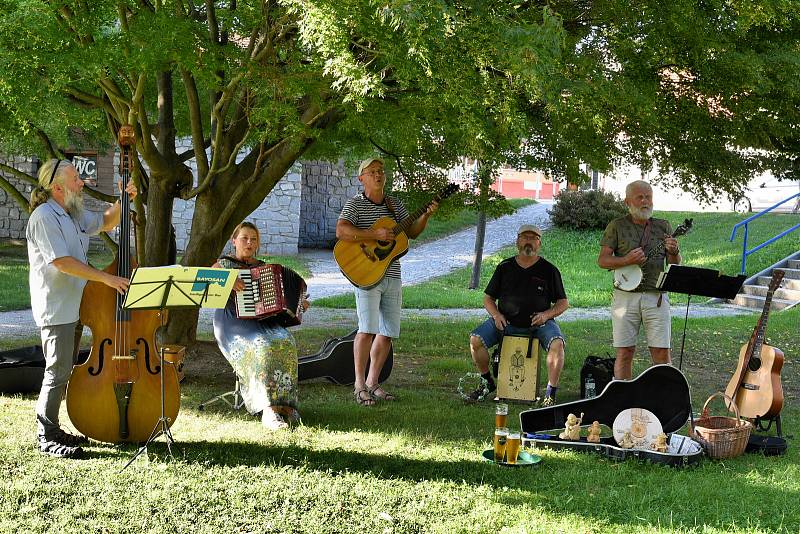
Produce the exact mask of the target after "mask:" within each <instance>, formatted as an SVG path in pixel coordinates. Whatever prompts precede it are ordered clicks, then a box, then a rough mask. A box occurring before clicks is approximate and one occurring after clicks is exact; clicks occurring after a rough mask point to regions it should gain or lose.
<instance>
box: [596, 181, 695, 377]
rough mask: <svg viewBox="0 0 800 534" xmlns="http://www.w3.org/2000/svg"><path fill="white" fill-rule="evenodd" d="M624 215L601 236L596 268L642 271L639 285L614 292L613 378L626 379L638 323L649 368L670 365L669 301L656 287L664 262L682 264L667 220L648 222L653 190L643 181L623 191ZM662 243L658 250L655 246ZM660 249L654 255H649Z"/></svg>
mask: <svg viewBox="0 0 800 534" xmlns="http://www.w3.org/2000/svg"><path fill="white" fill-rule="evenodd" d="M625 204H626V205H627V206H628V212H629V213H628V215H626V216H625V217H620V218H618V219H614V220H613V221H611V222H610V223H608V226H607V227H606V229H605V232H603V237H602V239H601V240H600V254H599V255H598V257H597V264H598V265H599V266H600V267H602V268H603V269H617V268H620V267H624V266H626V265H639V266H640V267H641V268H642V273H643V277H642V282H641V284H639V286H638V287H636V288H632V289H631V290H629V291H623V290H621V289H617V288H615V289H614V296H613V302H612V304H611V324H612V327H613V332H614V347H615V349H616V355H617V359H616V361H615V362H614V378H616V379H618V380H627V379H629V378H631V375H632V372H633V355H634V353H635V352H636V338H637V337H638V336H639V325H640V324H642V323H644V330H645V334H646V335H647V345H648V347H649V348H650V357H651V359H652V361H653V363H654V364H658V363H670V350H669V349H670V346H671V340H672V332H671V326H672V323H671V317H670V310H669V298H668V296H667V293H662V292H660V291H659V290H657V289H656V282H657V281H658V276H659V275H660V274H661V272H662V271H663V270H664V263H665V260H666V263H675V264H679V263H680V262H681V254H680V250H679V249H678V241H677V240H676V239H675V238H674V237H671V235H670V234H671V233H672V229H671V228H670V224H669V222H668V221H665V220H664V219H653V218H652V217H651V216H652V215H653V189H652V187H650V184H648V183H647V182H645V181H643V180H637V181H635V182H631V183H629V184H628V186H627V187H626V188H625ZM660 242H663V244H664V245H663V248H662V247H660V245H659V243H660ZM656 250H659V251H660V252H659V253H654V252H655V251H656Z"/></svg>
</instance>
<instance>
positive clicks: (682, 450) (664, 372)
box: [519, 365, 702, 465]
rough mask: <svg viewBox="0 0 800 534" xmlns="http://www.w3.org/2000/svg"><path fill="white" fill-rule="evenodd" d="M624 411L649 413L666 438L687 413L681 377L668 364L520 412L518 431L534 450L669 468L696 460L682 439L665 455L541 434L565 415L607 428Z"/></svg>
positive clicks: (698, 450)
mask: <svg viewBox="0 0 800 534" xmlns="http://www.w3.org/2000/svg"><path fill="white" fill-rule="evenodd" d="M628 408H645V409H647V410H649V411H651V412H652V413H653V414H654V415H655V416H656V417H657V418H658V420H659V422H660V423H661V427H662V428H663V430H664V432H665V433H666V434H670V433H672V432H675V431H677V430H679V429H680V428H681V427H682V426H683V425H685V424H686V422H687V421H688V420H689V417H690V416H691V413H692V401H691V397H690V396H689V384H688V382H687V381H686V377H685V376H683V373H681V372H680V371H679V370H678V369H676V368H675V367H672V366H671V365H654V366H652V367H650V368H649V369H647V370H646V371H644V372H643V373H642V374H641V375H639V376H638V377H636V378H635V379H634V380H630V381H623V380H615V381H612V382H609V383H608V385H606V387H605V389H603V392H602V393H600V395H598V396H597V397H594V398H591V399H583V400H577V401H574V402H567V403H564V404H558V405H555V406H550V407H547V408H540V409H537V410H525V411H523V412H522V413H520V414H519V420H520V428H521V429H522V431H523V432H524V433H526V434H527V435H528V436H529V438H530V439H529V441H530V442H533V443H534V444H535V445H537V446H543V447H550V448H554V449H562V448H569V449H576V450H591V451H595V452H598V453H601V454H604V455H605V456H607V457H609V458H612V459H615V460H623V459H626V458H628V457H636V458H645V459H648V460H651V461H654V462H659V463H667V464H670V465H687V464H694V463H697V462H698V461H699V460H700V457H701V456H702V447H700V446H699V444H697V442H694V441H693V440H691V439H689V438H686V437H684V436H677V435H673V436H672V439H674V440H675V443H673V442H672V439H671V441H670V446H671V447H672V448H673V450H675V451H678V452H676V453H673V454H668V453H658V452H654V451H644V450H636V449H623V448H621V447H617V446H616V445H617V444H616V442H615V441H614V439H613V438H603V439H602V441H601V443H587V442H586V441H585V438H581V441H568V440H560V439H558V438H557V437H556V436H552V435H549V434H544V433H545V432H547V431H550V430H556V429H557V430H559V431H561V430H563V429H564V425H565V423H566V421H567V416H568V415H569V414H571V413H572V414H575V415H580V414H581V413H583V421H584V422H586V423H587V424H589V423H591V422H593V421H598V422H599V423H600V424H601V425H606V426H607V427H609V428H612V427H613V425H614V419H616V417H617V415H619V413H620V412H622V411H623V410H626V409H628ZM685 440H688V441H685ZM678 441H680V443H678Z"/></svg>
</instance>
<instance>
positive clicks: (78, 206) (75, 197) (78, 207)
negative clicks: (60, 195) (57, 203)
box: [64, 189, 83, 219]
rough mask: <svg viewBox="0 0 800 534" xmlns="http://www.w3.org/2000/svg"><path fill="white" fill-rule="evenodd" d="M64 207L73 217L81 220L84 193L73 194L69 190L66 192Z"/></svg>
mask: <svg viewBox="0 0 800 534" xmlns="http://www.w3.org/2000/svg"><path fill="white" fill-rule="evenodd" d="M64 191H65V192H64V207H65V208H66V210H67V213H69V214H70V215H71V216H72V217H74V218H75V219H80V218H81V215H83V192H80V191H79V192H77V193H75V192H73V191H71V190H69V189H65V190H64Z"/></svg>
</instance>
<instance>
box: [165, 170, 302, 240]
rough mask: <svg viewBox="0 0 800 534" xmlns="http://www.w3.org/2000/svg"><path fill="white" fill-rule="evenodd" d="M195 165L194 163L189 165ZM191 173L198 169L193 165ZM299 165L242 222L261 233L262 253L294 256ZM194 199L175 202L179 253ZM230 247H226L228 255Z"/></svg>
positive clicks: (297, 223) (189, 223) (296, 238)
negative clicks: (250, 223) (254, 227)
mask: <svg viewBox="0 0 800 534" xmlns="http://www.w3.org/2000/svg"><path fill="white" fill-rule="evenodd" d="M189 163H190V164H191V165H194V160H192V161H191V162H189ZM192 172H194V173H195V181H196V179H197V178H196V176H197V169H196V168H194V166H192ZM300 180H301V170H300V165H299V164H295V165H294V166H293V167H292V168H291V169H289V172H288V173H286V176H284V177H283V178H282V179H281V180H280V181H279V182H278V183H277V184H276V185H275V188H274V189H273V190H272V191H271V192H270V194H269V195H267V198H266V199H265V200H264V202H263V203H262V204H261V206H259V207H258V209H256V210H255V211H254V212H253V213H251V214H250V215H249V216H247V217H245V220H248V221H251V222H253V223H254V224H255V225H256V226H257V227H258V230H259V232H260V233H261V251H262V253H267V254H279V255H293V254H297V247H298V235H299V226H300ZM193 214H194V200H188V201H186V200H181V199H176V200H175V205H174V207H173V213H172V223H173V225H174V226H175V238H176V241H177V244H178V250H185V248H186V245H187V243H188V242H189V231H190V230H191V228H192V215H193ZM229 249H230V245H228V248H226V251H227V252H230V250H229Z"/></svg>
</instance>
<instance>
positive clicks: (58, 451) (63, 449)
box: [39, 441, 83, 458]
mask: <svg viewBox="0 0 800 534" xmlns="http://www.w3.org/2000/svg"><path fill="white" fill-rule="evenodd" d="M39 451H40V452H41V453H42V454H47V455H49V456H54V457H56V458H80V457H81V456H83V449H81V448H80V447H70V446H69V445H64V444H63V443H58V442H57V441H41V442H39Z"/></svg>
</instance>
